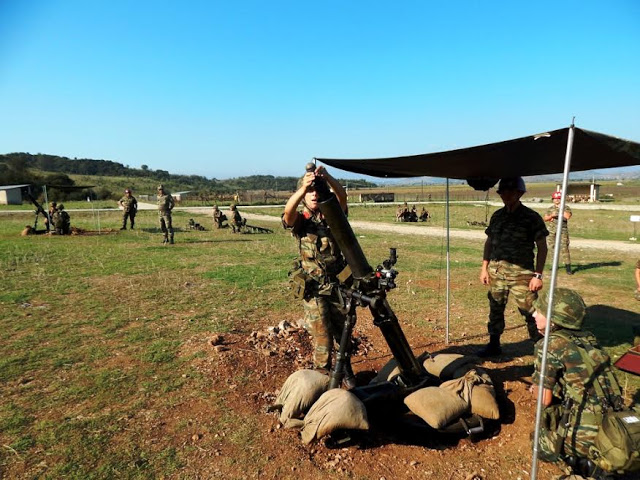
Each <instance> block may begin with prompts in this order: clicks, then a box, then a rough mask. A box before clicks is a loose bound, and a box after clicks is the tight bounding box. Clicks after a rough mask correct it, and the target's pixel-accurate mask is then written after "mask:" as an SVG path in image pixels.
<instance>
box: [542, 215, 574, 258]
mask: <svg viewBox="0 0 640 480" xmlns="http://www.w3.org/2000/svg"><path fill="white" fill-rule="evenodd" d="M564 211H565V212H567V213H569V214H570V213H571V207H569V205H565V206H564ZM546 215H551V216H556V215H557V218H552V219H551V220H549V221H548V222H547V224H548V230H549V236H548V237H547V246H548V247H549V253H550V254H553V247H555V245H556V231H557V230H558V219H560V218H562V234H561V236H560V254H561V255H562V259H563V260H564V263H565V265H570V264H571V256H570V254H569V227H568V223H569V222H568V220H567V219H566V218H564V216H562V215H560V206H559V205H556V204H555V203H554V204H553V205H551V206H550V207H549V209H548V210H547V212H546Z"/></svg>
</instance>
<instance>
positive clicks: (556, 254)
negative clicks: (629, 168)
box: [531, 122, 575, 480]
mask: <svg viewBox="0 0 640 480" xmlns="http://www.w3.org/2000/svg"><path fill="white" fill-rule="evenodd" d="M574 129H575V126H574V124H573V122H572V123H571V127H569V135H568V137H567V151H566V154H565V158H564V174H563V176H562V199H561V200H560V210H559V213H558V219H559V220H560V222H562V215H564V206H565V202H566V199H567V185H568V184H569V171H570V167H571V154H572V152H573V136H574ZM561 236H562V223H560V224H559V225H558V226H557V229H556V238H555V244H554V245H555V247H554V250H553V266H552V268H551V283H550V284H549V305H548V307H547V312H546V317H547V326H546V327H545V329H544V341H543V346H542V363H541V365H540V378H539V379H538V402H537V407H536V424H535V430H534V435H533V458H532V460H531V480H536V478H537V476H538V445H539V443H540V423H541V421H542V409H543V406H542V396H543V395H542V390H543V388H544V387H543V383H542V382H543V380H544V372H545V370H546V367H547V350H548V348H549V332H550V330H551V328H550V327H551V320H552V318H551V315H552V311H553V294H554V291H555V288H556V279H557V275H558V260H559V258H560V238H561ZM534 381H535V379H534Z"/></svg>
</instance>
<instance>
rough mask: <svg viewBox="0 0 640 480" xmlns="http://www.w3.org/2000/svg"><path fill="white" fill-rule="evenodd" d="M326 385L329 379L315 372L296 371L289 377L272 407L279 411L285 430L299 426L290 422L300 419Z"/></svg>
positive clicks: (325, 389) (325, 388) (324, 390)
mask: <svg viewBox="0 0 640 480" xmlns="http://www.w3.org/2000/svg"><path fill="white" fill-rule="evenodd" d="M328 385H329V377H328V376H327V375H323V374H322V373H320V372H318V371H316V370H298V371H297V372H294V373H292V374H291V375H289V378H287V380H286V381H285V382H284V385H282V389H281V390H280V394H279V395H278V398H276V400H275V402H274V404H273V407H272V408H273V409H274V410H280V411H281V412H280V423H282V424H283V425H284V426H285V427H287V428H291V427H296V426H299V423H298V422H291V421H290V420H292V419H300V418H302V417H303V416H304V414H305V413H306V412H307V411H308V410H309V408H311V406H312V405H313V404H314V402H315V401H316V400H318V398H320V396H321V395H322V394H323V393H324V392H326V391H327V387H328Z"/></svg>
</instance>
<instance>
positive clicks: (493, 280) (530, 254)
mask: <svg viewBox="0 0 640 480" xmlns="http://www.w3.org/2000/svg"><path fill="white" fill-rule="evenodd" d="M485 233H486V234H487V235H488V236H489V238H490V241H491V255H490V258H489V265H488V273H489V287H490V288H489V293H488V295H487V296H488V298H489V323H488V330H489V335H494V336H495V335H498V336H499V335H501V334H502V332H503V331H504V327H505V322H504V311H505V308H506V306H507V300H508V299H509V293H512V294H513V298H514V300H515V301H516V304H517V306H518V310H519V311H520V313H521V314H522V315H523V316H524V319H525V321H526V322H527V329H528V330H529V335H530V336H531V337H532V338H535V337H536V336H537V329H536V324H535V320H534V319H533V316H532V313H533V311H534V308H533V301H534V300H535V299H536V297H537V294H536V293H535V292H532V291H530V290H529V282H530V281H531V278H532V277H533V274H534V265H533V260H534V246H535V242H536V241H537V240H539V239H540V238H543V237H545V236H547V235H549V232H548V231H547V228H546V227H545V225H544V220H542V217H540V215H539V214H538V213H536V212H534V211H533V210H531V209H530V208H528V207H525V206H524V205H522V204H520V205H519V206H518V207H517V208H516V209H515V210H514V211H513V212H509V211H508V210H507V209H506V207H503V208H501V209H499V210H497V211H496V212H495V213H494V214H493V215H492V217H491V221H490V222H489V226H488V227H487V229H486V230H485Z"/></svg>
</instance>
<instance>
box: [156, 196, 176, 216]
mask: <svg viewBox="0 0 640 480" xmlns="http://www.w3.org/2000/svg"><path fill="white" fill-rule="evenodd" d="M175 205H176V203H175V201H174V200H173V197H172V196H171V194H170V193H167V194H166V195H158V213H159V214H160V215H166V214H167V213H171V210H173V207H174V206H175Z"/></svg>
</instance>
